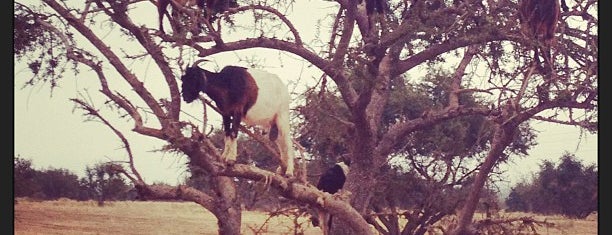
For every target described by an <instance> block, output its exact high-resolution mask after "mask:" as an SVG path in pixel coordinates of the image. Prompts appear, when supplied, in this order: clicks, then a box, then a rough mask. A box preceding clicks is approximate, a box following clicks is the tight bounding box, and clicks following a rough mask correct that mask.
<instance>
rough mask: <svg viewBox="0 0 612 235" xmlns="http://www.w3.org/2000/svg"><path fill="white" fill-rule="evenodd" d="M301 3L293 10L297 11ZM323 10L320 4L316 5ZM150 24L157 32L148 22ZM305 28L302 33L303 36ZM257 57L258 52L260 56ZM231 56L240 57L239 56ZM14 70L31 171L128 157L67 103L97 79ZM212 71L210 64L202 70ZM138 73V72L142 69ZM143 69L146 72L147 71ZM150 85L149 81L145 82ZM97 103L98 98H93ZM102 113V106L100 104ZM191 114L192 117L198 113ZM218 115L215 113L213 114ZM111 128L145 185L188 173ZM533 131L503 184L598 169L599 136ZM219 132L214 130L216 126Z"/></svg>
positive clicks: (142, 141) (18, 128) (275, 65)
mask: <svg viewBox="0 0 612 235" xmlns="http://www.w3.org/2000/svg"><path fill="white" fill-rule="evenodd" d="M298 2H300V3H296V4H308V2H310V1H298ZM303 7H306V6H300V5H298V6H296V7H295V8H296V9H301V8H303ZM319 7H320V9H319V10H321V11H324V10H326V9H327V7H326V6H319ZM311 14H312V13H309V12H301V11H296V13H295V15H290V17H296V19H304V20H294V22H296V24H298V25H296V27H297V28H298V29H300V30H304V31H305V32H312V33H311V34H302V37H303V40H304V41H306V42H309V40H313V39H314V35H315V34H316V32H317V31H316V30H317V29H316V26H315V24H312V23H308V21H307V20H306V19H312V18H313V17H312V15H311ZM150 25H151V26H150V27H156V22H155V21H153V22H152V23H151V24H150ZM304 31H303V32H304ZM262 52H263V53H262ZM266 53H267V54H269V57H261V58H264V59H263V61H260V62H263V64H264V68H265V69H267V70H269V71H271V72H273V73H276V74H278V75H279V76H280V77H281V78H283V79H284V80H285V82H286V83H288V84H289V86H290V89H291V88H296V86H298V82H300V83H303V82H310V81H314V80H315V79H316V78H318V77H320V75H321V73H320V72H317V70H315V69H313V68H310V67H309V66H308V64H307V63H306V62H304V61H301V60H299V59H298V58H295V56H292V55H282V61H279V60H278V58H277V57H278V53H277V52H273V53H270V51H265V50H264V51H260V54H259V55H260V56H261V55H262V54H266ZM236 57H239V59H237V58H236ZM245 58H248V55H244V54H243V55H237V54H227V55H221V56H218V57H216V60H215V61H217V62H218V63H219V64H221V66H222V65H226V64H231V63H239V62H237V61H239V60H240V59H245ZM15 63H16V64H15V68H14V76H15V83H14V156H15V157H20V158H24V159H30V160H31V161H32V164H33V166H34V168H36V169H48V168H64V169H68V170H70V171H71V172H73V173H75V174H77V175H78V176H80V177H82V176H84V173H85V167H86V166H93V165H94V164H96V163H100V162H105V161H109V160H120V161H124V160H126V157H125V156H126V155H125V151H124V150H123V149H121V142H120V141H119V139H118V138H117V137H116V136H115V135H114V134H113V133H112V132H111V131H110V129H109V128H108V127H106V126H104V125H102V124H101V123H100V122H96V121H85V117H84V116H82V115H81V114H82V112H81V111H79V110H75V105H74V104H73V103H72V102H70V101H69V100H68V99H70V98H75V97H82V96H81V95H82V94H83V90H84V89H88V90H89V93H90V94H91V95H92V98H93V99H96V97H98V98H97V99H101V98H100V97H99V96H96V93H98V91H97V90H98V89H99V88H98V87H97V86H96V85H97V84H96V81H95V78H88V77H87V72H86V71H84V72H83V74H79V75H78V76H77V78H76V79H75V78H74V76H71V75H68V76H67V77H66V78H64V79H63V80H62V82H61V83H60V87H58V88H56V89H55V90H53V92H52V93H51V92H50V90H49V88H48V85H45V86H36V87H33V88H26V89H22V84H23V81H25V80H26V79H27V78H29V76H30V74H29V73H28V72H27V70H24V69H23V65H22V64H18V63H17V61H15ZM208 66H213V67H212V68H213V69H214V68H216V67H214V66H216V65H208ZM141 70H142V71H141ZM145 70H146V71H145ZM134 73H136V74H137V75H140V74H139V73H143V74H145V75H146V76H145V77H147V79H149V80H145V84H147V85H149V84H151V83H152V82H151V80H153V78H151V77H155V76H156V75H155V74H154V73H155V71H150V70H148V69H142V68H141V69H140V70H138V69H136V70H135V71H134ZM147 81H148V83H147ZM98 101H99V100H98ZM195 103H196V102H194V103H192V104H185V103H183V104H182V107H183V108H185V109H186V110H195V109H197V108H201V107H202V106H201V104H195ZM98 108H103V107H98ZM192 113H195V114H197V113H198V112H197V111H193V112H192ZM215 115H216V114H215ZM107 117H108V116H107ZM114 123H115V124H116V125H118V126H120V127H124V130H126V131H124V134H126V135H128V138H129V139H130V141H131V146H132V147H133V148H134V152H135V157H136V158H135V164H136V167H137V168H138V169H139V171H140V173H141V175H142V176H143V178H144V180H145V181H146V182H147V183H154V182H164V183H168V184H171V185H176V184H178V183H181V182H182V181H183V180H184V178H185V177H187V174H186V172H185V169H186V167H185V157H183V156H181V155H174V154H170V153H163V152H159V151H156V150H158V149H159V148H160V147H161V146H162V145H163V144H164V143H163V142H162V141H160V140H157V139H153V138H151V137H145V136H141V135H138V134H134V133H132V132H131V131H129V129H131V127H132V126H131V125H132V124H131V122H129V121H125V120H114ZM533 126H534V127H535V128H536V130H538V131H540V133H539V134H538V139H537V142H538V143H539V144H538V145H537V146H536V147H534V148H533V149H532V150H530V151H529V157H527V158H518V157H513V158H511V159H512V160H511V162H510V163H508V164H505V165H503V166H502V167H501V169H502V170H505V171H506V173H504V175H505V176H506V177H507V179H508V182H507V184H506V186H507V187H509V186H512V185H514V184H516V183H518V182H520V181H521V180H525V179H529V178H530V177H531V175H532V174H533V173H534V172H536V171H537V170H538V169H539V164H540V163H541V162H542V160H550V161H553V162H557V161H558V159H559V158H560V157H561V156H562V155H563V153H564V152H566V151H567V152H569V153H571V154H574V155H576V157H577V158H578V159H579V160H581V161H582V162H583V163H584V165H590V164H597V152H598V137H597V134H595V135H592V134H588V133H586V132H585V133H581V132H580V130H579V129H578V128H576V127H571V126H564V125H559V124H550V123H538V122H534V123H533ZM219 128H220V127H219Z"/></svg>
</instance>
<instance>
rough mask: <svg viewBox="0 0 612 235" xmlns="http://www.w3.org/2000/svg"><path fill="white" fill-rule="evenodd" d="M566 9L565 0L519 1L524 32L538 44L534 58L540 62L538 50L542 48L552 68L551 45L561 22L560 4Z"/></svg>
mask: <svg viewBox="0 0 612 235" xmlns="http://www.w3.org/2000/svg"><path fill="white" fill-rule="evenodd" d="M559 1H561V7H563V10H564V11H566V12H567V11H568V7H567V5H566V4H565V0H521V1H520V2H519V19H520V21H521V28H522V30H523V33H524V34H526V36H527V37H529V38H530V39H533V40H535V41H536V42H537V43H538V44H542V45H543V48H542V49H540V46H539V45H536V46H535V47H534V52H533V54H534V60H535V62H536V63H537V64H540V58H539V56H540V55H539V53H538V50H542V57H543V58H544V62H545V63H546V64H547V65H549V66H551V68H552V58H551V53H550V47H551V46H552V43H553V41H554V38H555V33H556V31H557V24H558V22H559V14H560V5H559Z"/></svg>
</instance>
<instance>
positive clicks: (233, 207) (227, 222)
mask: <svg viewBox="0 0 612 235" xmlns="http://www.w3.org/2000/svg"><path fill="white" fill-rule="evenodd" d="M214 182H215V184H216V185H215V186H216V187H215V190H216V191H217V192H216V193H217V202H216V204H215V210H214V211H213V213H214V214H215V216H216V217H217V225H219V234H222V235H240V234H241V233H240V226H241V223H242V209H241V208H240V203H239V202H238V200H237V198H236V184H235V183H234V182H233V180H232V178H231V177H226V176H217V177H214Z"/></svg>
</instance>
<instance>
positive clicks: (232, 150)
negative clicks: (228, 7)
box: [181, 62, 294, 176]
mask: <svg viewBox="0 0 612 235" xmlns="http://www.w3.org/2000/svg"><path fill="white" fill-rule="evenodd" d="M197 64H198V62H196V63H194V65H193V66H191V67H188V68H186V70H185V75H183V76H182V77H181V81H182V82H183V84H182V85H181V90H182V95H183V100H185V102H187V103H191V102H193V101H194V100H195V99H196V98H197V97H198V96H199V93H200V92H203V93H205V94H207V95H208V97H210V98H211V99H212V100H213V101H214V102H215V104H216V106H217V108H218V109H219V112H220V113H221V116H222V117H223V130H224V131H225V139H224V142H225V147H224V148H223V154H222V158H223V160H224V161H226V162H227V163H229V164H233V163H234V162H235V161H236V155H237V146H236V145H237V143H236V138H237V137H238V129H239V128H240V123H241V122H244V123H245V124H247V125H249V126H260V127H262V128H264V129H265V130H266V131H267V132H268V133H269V134H268V135H269V138H270V140H272V141H275V142H276V145H277V146H278V148H279V150H280V156H281V159H280V161H281V170H282V174H285V175H286V176H293V173H294V165H293V158H294V153H293V145H292V141H291V135H290V133H289V131H290V126H289V101H290V100H289V99H290V97H289V92H288V91H287V86H286V85H285V84H284V83H283V82H282V81H281V80H280V78H279V77H278V76H276V75H275V74H271V73H268V72H266V71H261V70H256V69H246V68H242V67H237V66H226V67H225V68H223V69H222V70H221V72H218V73H216V72H210V71H208V70H205V69H201V68H200V67H198V66H197ZM279 173H281V172H279Z"/></svg>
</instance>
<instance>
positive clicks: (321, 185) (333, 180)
mask: <svg viewBox="0 0 612 235" xmlns="http://www.w3.org/2000/svg"><path fill="white" fill-rule="evenodd" d="M349 165H350V161H348V160H346V161H340V162H338V163H336V164H334V166H332V167H330V168H329V169H327V170H326V171H325V172H324V173H323V175H321V177H320V178H319V182H318V183H317V188H318V189H319V190H321V191H323V192H326V193H330V194H334V193H337V192H338V191H340V189H342V187H344V182H345V181H346V176H347V175H348V173H349ZM315 210H316V211H317V213H316V214H317V217H312V218H311V219H312V224H313V225H314V226H319V225H320V227H321V230H323V234H325V235H327V234H328V233H329V230H330V229H331V225H332V215H331V214H329V213H328V212H327V211H325V210H323V209H321V208H316V209H315ZM320 220H321V221H322V223H320Z"/></svg>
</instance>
